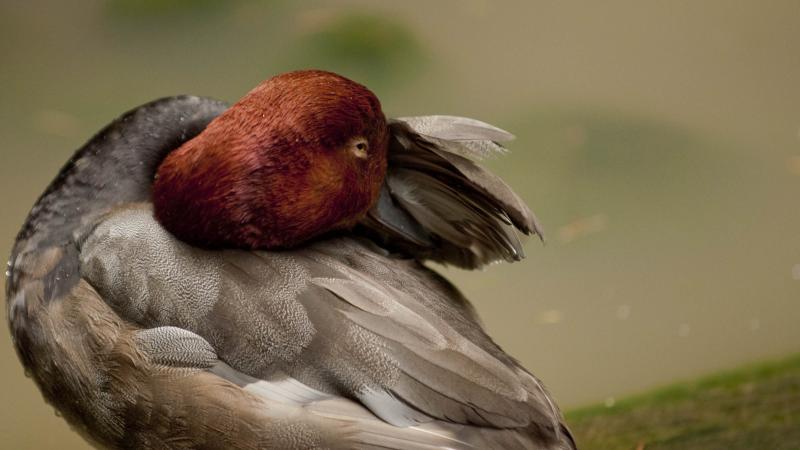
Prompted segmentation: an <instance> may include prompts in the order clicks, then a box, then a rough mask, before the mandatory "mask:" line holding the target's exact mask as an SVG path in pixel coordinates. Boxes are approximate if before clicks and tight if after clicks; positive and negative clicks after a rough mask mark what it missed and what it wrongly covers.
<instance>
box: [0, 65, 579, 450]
mask: <svg viewBox="0 0 800 450" xmlns="http://www.w3.org/2000/svg"><path fill="white" fill-rule="evenodd" d="M511 138H512V136H511V135H510V134H509V133H507V132H505V131H503V130H500V129H498V128H496V127H493V126H491V125H488V124H485V123H483V122H480V121H477V120H473V119H467V118H461V117H451V116H426V117H411V118H401V119H393V120H387V119H385V117H384V115H383V113H382V111H381V106H380V103H379V101H378V99H377V98H376V97H375V95H374V94H373V93H372V92H370V91H369V90H368V89H367V88H365V87H364V86H361V85H360V84H357V83H355V82H353V81H350V80H348V79H346V78H344V77H341V76H339V75H336V74H332V73H329V72H322V71H299V72H292V73H288V74H283V75H279V76H277V77H274V78H271V79H269V80H267V81H265V82H264V83H262V84H261V85H259V86H258V87H257V88H255V89H254V90H253V91H251V92H250V93H248V94H247V95H246V96H245V97H244V98H242V99H241V100H240V101H239V102H238V103H236V104H234V105H233V106H231V107H228V106H227V105H226V104H224V103H222V102H219V101H215V100H211V99H207V98H200V97H192V96H180V97H171V98H165V99H161V100H157V101H154V102H151V103H148V104H145V105H143V106H140V107H138V108H136V109H134V110H132V111H130V112H128V113H126V114H124V115H123V116H121V117H120V118H118V119H117V120H115V121H114V122H112V123H111V124H110V125H108V126H107V127H105V128H104V129H103V130H101V131H100V132H99V133H98V134H97V135H95V136H94V137H93V138H92V139H91V140H89V142H88V143H87V144H86V145H84V146H83V147H82V148H81V149H80V150H78V151H77V152H76V153H75V155H74V156H73V157H72V158H71V159H70V160H69V161H68V162H67V164H66V165H65V166H64V168H63V169H62V170H61V172H60V173H59V174H58V176H57V177H56V179H55V180H54V181H53V182H52V183H51V184H50V186H49V187H48V188H47V189H46V190H45V192H44V194H42V196H41V197H40V198H39V200H38V201H37V202H36V204H35V206H34V207H33V209H32V210H31V212H30V215H29V216H28V218H27V220H26V221H25V224H24V225H23V227H22V230H21V231H20V233H19V235H18V237H17V240H16V243H15V245H14V248H13V251H12V255H11V259H10V262H9V276H8V279H7V285H6V289H7V292H6V293H7V298H8V317H9V321H10V328H11V333H12V337H13V341H14V344H15V346H16V349H17V352H18V355H19V357H20V359H21V361H22V363H23V365H24V366H25V368H26V371H27V373H28V374H30V376H31V377H32V378H33V380H34V381H35V382H36V384H37V385H38V387H39V388H40V390H41V391H42V393H43V394H44V397H45V399H46V400H47V401H48V402H49V403H51V404H52V405H53V406H54V407H55V408H56V409H57V410H58V411H59V412H60V413H61V414H62V415H63V416H64V417H65V419H66V420H67V421H68V422H69V423H70V424H71V425H72V426H73V427H74V428H75V429H76V430H77V431H79V432H80V433H81V434H83V435H84V436H85V437H86V438H87V439H88V440H90V441H91V442H92V443H94V444H95V445H99V446H102V447H108V448H203V449H217V448H220V449H221V448H242V449H256V448H274V449H312V448H313V449H316V448H319V449H322V448H327V449H334V448H336V449H347V448H382V449H434V448H450V449H471V448H480V449H495V448H498V449H499V448H527V449H572V448H575V444H574V441H573V440H572V437H571V436H570V434H569V431H568V430H567V428H566V426H565V425H564V423H563V419H562V416H561V413H560V412H559V409H558V408H557V406H556V405H555V403H554V402H553V400H552V398H551V397H550V395H549V394H548V393H547V392H546V391H545V389H544V388H543V386H542V384H541V383H540V382H539V381H538V380H537V379H536V378H535V377H534V376H533V375H531V374H530V373H529V372H528V371H527V370H526V369H524V368H523V367H522V366H520V364H519V363H518V362H517V361H516V360H514V359H513V358H512V357H511V356H509V355H507V354H506V353H504V352H503V350H501V349H500V348H499V347H498V346H497V345H496V344H495V343H494V342H493V341H492V340H491V338H490V337H489V336H487V335H486V333H485V332H484V330H483V328H482V327H481V325H480V321H479V319H478V317H477V315H476V313H475V311H474V309H473V308H472V306H471V305H470V303H469V301H468V300H467V299H465V298H464V297H463V296H462V295H461V294H460V293H459V291H458V290H457V289H456V288H455V287H454V286H452V285H451V284H450V283H448V282H447V281H446V280H445V279H444V278H442V277H441V276H440V275H438V274H437V273H435V272H434V271H433V270H431V269H429V268H428V267H426V266H425V265H423V262H424V261H426V260H430V261H436V262H440V263H445V264H451V265H455V266H458V267H462V268H477V267H481V266H484V265H486V264H489V263H492V262H496V261H504V260H505V261H516V260H519V259H521V258H522V257H523V256H524V255H523V250H522V246H521V244H520V241H519V238H518V235H517V231H519V232H521V233H524V234H538V235H541V234H540V231H539V227H538V225H537V223H536V220H535V218H534V216H533V214H532V213H531V212H530V210H529V209H528V208H527V206H525V204H524V203H523V202H522V201H521V200H520V199H519V197H518V196H517V195H516V194H514V193H513V192H512V190H511V189H510V188H509V187H508V186H507V185H506V184H505V183H504V182H503V181H501V180H500V179H499V178H498V177H496V176H494V175H492V174H491V173H489V172H488V171H486V170H485V169H483V168H482V167H481V166H480V165H479V164H478V163H477V160H479V159H480V158H481V157H483V156H486V155H489V154H494V153H498V152H502V151H503V148H502V147H501V146H500V145H499V144H498V142H503V141H507V140H509V139H511Z"/></svg>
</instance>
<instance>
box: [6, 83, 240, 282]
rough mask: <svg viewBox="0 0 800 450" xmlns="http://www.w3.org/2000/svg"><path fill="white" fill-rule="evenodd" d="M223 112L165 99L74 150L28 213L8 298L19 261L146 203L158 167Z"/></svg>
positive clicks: (198, 101) (206, 103)
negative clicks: (129, 205) (110, 213)
mask: <svg viewBox="0 0 800 450" xmlns="http://www.w3.org/2000/svg"><path fill="white" fill-rule="evenodd" d="M226 108H227V105H225V104H224V103H222V102H219V101H216V100H211V99H207V98H200V97H192V96H179V97H170V98H165V99H161V100H156V101H154V102H151V103H148V104H145V105H143V106H140V107H138V108H136V109H134V110H131V111H129V112H128V113H126V114H124V115H123V116H121V117H120V118H118V119H116V120H115V121H114V122H112V123H111V124H110V125H108V126H107V127H105V128H104V129H103V130H101V131H100V132H99V133H97V134H96V135H95V136H94V137H93V138H92V139H91V140H89V142H87V143H86V144H85V145H84V146H83V147H82V148H80V149H79V150H78V151H77V152H76V153H75V154H74V155H73V156H72V158H70V160H69V161H68V162H67V163H66V165H65V166H64V167H63V168H62V169H61V171H60V172H59V174H58V176H57V177H56V178H55V180H53V182H52V183H50V186H48V188H47V190H45V192H44V193H43V194H42V196H41V197H40V198H39V200H38V201H37V202H36V204H35V205H34V206H33V209H31V212H30V214H29V215H28V218H27V220H26V221H25V224H24V225H23V227H22V229H21V230H20V232H19V234H18V235H17V240H16V242H15V245H14V249H13V251H12V254H11V259H10V266H11V270H10V273H9V279H8V280H7V290H8V292H10V291H12V290H14V287H15V284H16V281H17V280H16V277H15V272H16V271H15V270H14V269H15V266H16V260H17V259H18V257H19V256H20V255H23V254H26V253H29V252H39V251H43V250H45V249H48V248H51V247H57V248H62V249H63V248H72V247H76V245H74V244H76V243H77V242H78V241H80V239H81V238H82V236H83V235H85V233H86V231H87V230H88V229H90V227H91V226H92V223H93V222H94V221H95V220H96V219H97V218H98V217H100V216H101V215H102V214H105V213H107V212H108V211H110V210H111V209H113V208H115V207H117V206H119V205H121V204H125V203H132V202H143V201H148V200H149V198H150V187H151V185H152V181H153V176H154V174H155V172H156V169H157V168H158V165H159V163H160V162H161V161H162V160H163V159H164V157H165V156H166V155H167V154H168V153H169V152H170V151H172V150H173V149H176V148H178V147H179V146H180V145H181V144H183V143H184V142H186V141H187V140H189V139H191V138H193V137H194V136H196V135H197V134H198V133H200V132H201V131H202V130H203V129H204V128H205V127H206V125H208V123H209V122H210V121H211V120H212V119H214V118H215V117H216V116H218V115H219V114H220V113H222V112H223V111H224V110H225V109H226Z"/></svg>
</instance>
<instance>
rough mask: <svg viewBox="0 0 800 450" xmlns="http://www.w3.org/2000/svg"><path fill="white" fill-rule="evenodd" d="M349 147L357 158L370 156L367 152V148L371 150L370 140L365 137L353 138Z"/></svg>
mask: <svg viewBox="0 0 800 450" xmlns="http://www.w3.org/2000/svg"><path fill="white" fill-rule="evenodd" d="M347 147H348V148H349V149H350V153H352V155H353V156H355V157H356V158H359V159H366V158H367V157H368V156H369V154H368V153H367V150H369V142H368V141H367V140H366V139H365V138H363V137H357V138H355V139H353V140H352V141H350V143H349V144H348V146H347Z"/></svg>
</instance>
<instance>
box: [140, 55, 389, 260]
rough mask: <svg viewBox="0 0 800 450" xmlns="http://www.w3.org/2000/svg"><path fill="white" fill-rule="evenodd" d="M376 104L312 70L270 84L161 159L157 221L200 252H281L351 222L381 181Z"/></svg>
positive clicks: (382, 124) (383, 143)
mask: <svg viewBox="0 0 800 450" xmlns="http://www.w3.org/2000/svg"><path fill="white" fill-rule="evenodd" d="M387 146H388V128H387V125H386V119H385V117H384V115H383V112H382V111H381V106H380V102H379V101H378V99H377V97H375V95H374V94H373V93H372V92H370V91H369V90H368V89H367V88H365V87H364V86H362V85H360V84H358V83H355V82H353V81H350V80H348V79H346V78H344V77H341V76H339V75H336V74H333V73H329V72H322V71H298V72H291V73H287V74H283V75H279V76H276V77H274V78H271V79H269V80H267V81H265V82H263V83H261V85H259V86H258V87H256V88H255V89H253V90H252V91H251V92H250V93H248V94H247V95H246V96H245V97H244V98H242V99H241V100H240V101H239V102H238V103H236V104H235V105H233V106H232V107H231V108H230V109H229V110H227V111H226V112H225V113H223V114H222V115H220V116H219V117H218V118H216V119H215V120H214V121H212V122H211V123H210V124H209V125H208V127H207V128H206V129H205V130H204V131H203V132H202V133H200V134H199V135H198V136H197V137H195V138H194V139H192V140H190V141H188V142H186V143H185V144H184V145H182V146H181V147H180V148H178V149H177V150H175V151H173V152H172V153H170V154H169V155H168V156H167V158H166V159H165V160H164V162H163V163H162V164H161V166H160V167H159V169H158V173H157V175H156V180H155V183H154V185H153V203H154V208H155V215H156V217H157V218H158V220H159V221H160V222H161V223H162V225H164V227H166V228H167V229H168V230H170V231H171V232H172V233H173V234H175V235H176V236H177V237H179V238H180V239H182V240H184V241H186V242H189V243H192V244H197V245H201V246H205V247H239V248H285V247H291V246H293V245H296V244H298V243H301V242H303V241H306V240H308V239H311V238H313V237H315V236H317V235H320V234H322V233H325V232H327V231H331V230H336V229H346V228H349V227H351V226H353V225H354V224H355V223H356V222H357V221H358V220H360V219H361V218H362V217H363V216H364V215H365V214H366V212H367V211H368V210H369V208H370V207H371V206H372V204H373V203H374V202H375V200H376V199H377V197H378V193H379V191H380V186H381V184H382V183H383V179H384V177H385V174H386V151H387Z"/></svg>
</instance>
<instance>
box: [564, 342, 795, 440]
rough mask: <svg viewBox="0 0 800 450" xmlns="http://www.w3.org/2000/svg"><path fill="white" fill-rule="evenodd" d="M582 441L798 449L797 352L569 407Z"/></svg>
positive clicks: (575, 430)
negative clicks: (602, 402)
mask: <svg viewBox="0 0 800 450" xmlns="http://www.w3.org/2000/svg"><path fill="white" fill-rule="evenodd" d="M567 420H568V423H570V425H571V427H572V430H573V432H574V433H575V435H576V438H577V439H578V444H579V445H580V447H581V448H583V449H587V450H593V449H602V450H611V449H637V450H638V449H646V450H655V449H681V450H691V449H703V450H709V449H726V450H734V449H748V450H755V449H765V450H766V449H769V450H778V449H793V450H795V449H800V355H795V356H793V357H790V358H787V359H784V360H782V361H777V362H771V363H766V364H759V365H751V366H747V367H743V368H740V369H737V370H734V371H730V372H724V373H721V374H718V375H713V376H710V377H707V378H702V379H700V380H697V381H694V382H686V383H677V384H674V385H671V386H667V387H664V388H660V389H657V390H654V391H651V392H647V393H643V394H640V395H636V396H632V397H629V398H626V399H623V400H621V401H617V402H615V403H614V404H613V406H606V405H598V406H590V407H586V408H581V409H576V410H573V411H571V412H569V413H567Z"/></svg>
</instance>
